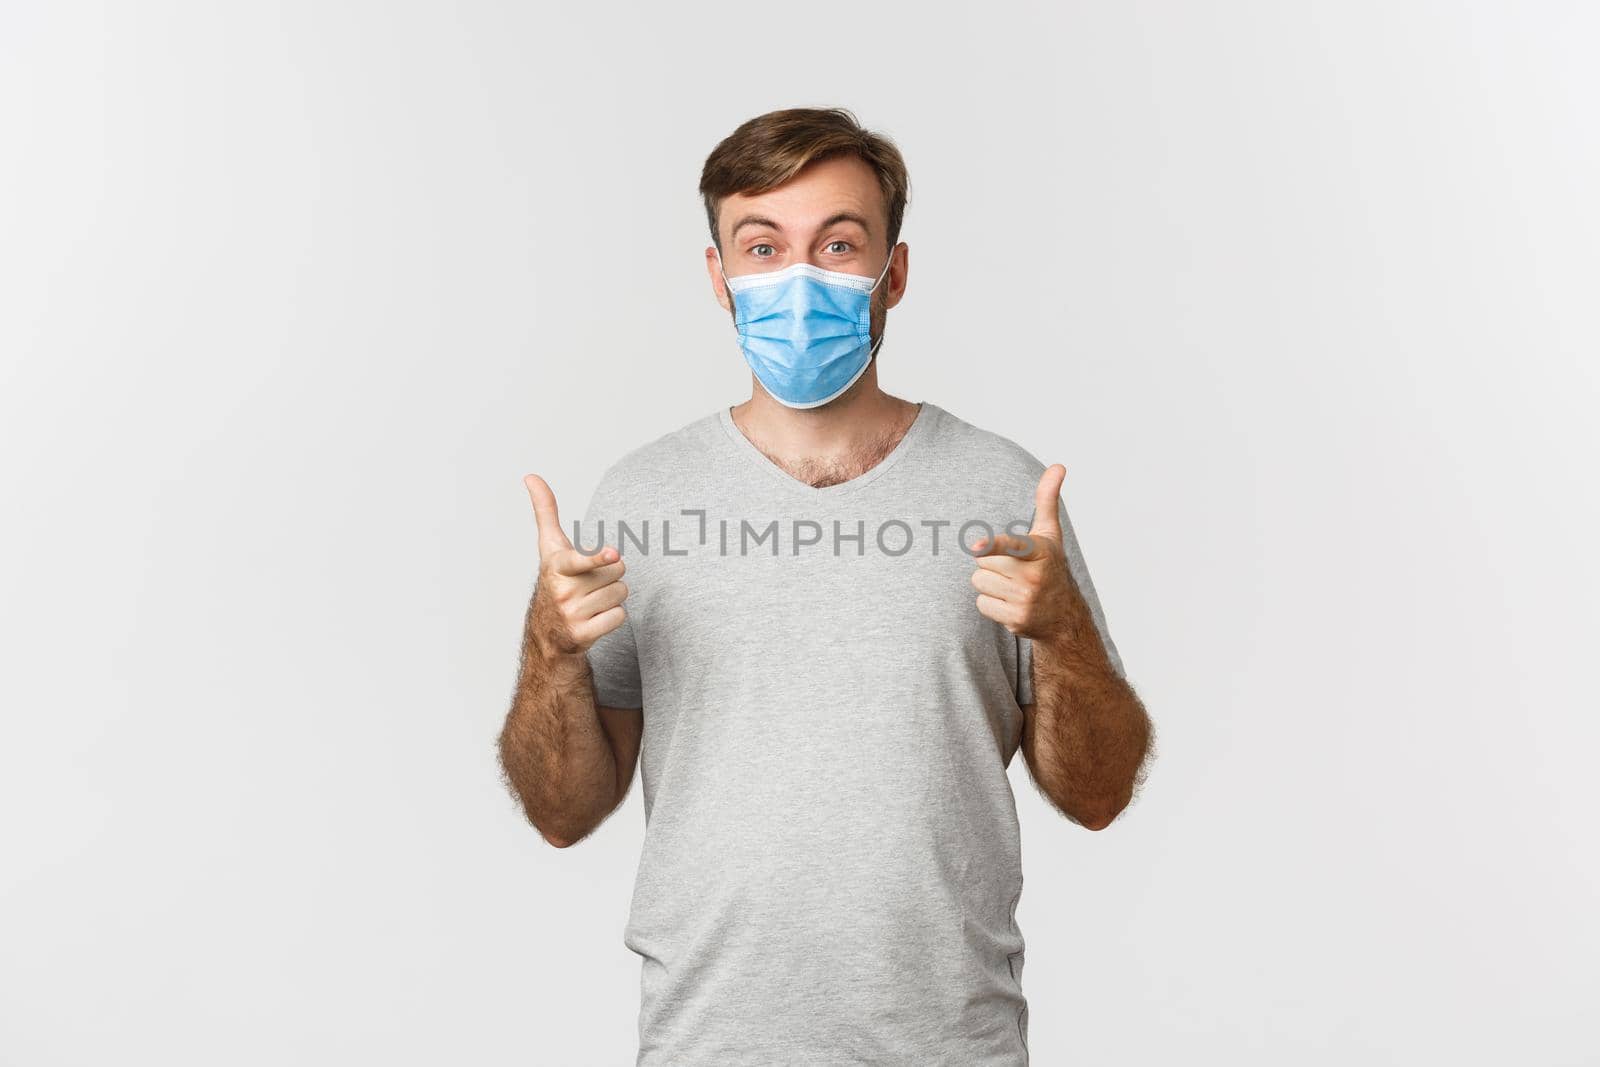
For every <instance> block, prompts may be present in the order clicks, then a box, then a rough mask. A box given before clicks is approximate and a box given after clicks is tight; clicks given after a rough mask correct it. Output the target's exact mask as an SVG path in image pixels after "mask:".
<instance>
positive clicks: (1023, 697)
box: [1017, 499, 1128, 704]
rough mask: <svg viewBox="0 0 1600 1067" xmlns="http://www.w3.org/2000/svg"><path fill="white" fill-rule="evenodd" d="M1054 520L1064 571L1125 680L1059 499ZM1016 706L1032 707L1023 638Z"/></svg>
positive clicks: (1029, 660) (1028, 651)
mask: <svg viewBox="0 0 1600 1067" xmlns="http://www.w3.org/2000/svg"><path fill="white" fill-rule="evenodd" d="M1056 518H1057V520H1058V521H1059V522H1060V523H1061V547H1062V549H1063V550H1064V551H1065V552H1066V555H1067V569H1068V570H1069V571H1070V572H1071V574H1072V579H1073V581H1075V582H1077V583H1078V591H1079V592H1080V593H1082V594H1083V599H1084V602H1085V603H1087V604H1088V605H1089V614H1090V616H1091V617H1093V619H1094V626H1095V629H1096V630H1097V631H1098V632H1099V634H1100V643H1101V644H1103V645H1105V648H1106V656H1107V657H1108V658H1109V659H1110V660H1111V666H1112V667H1113V668H1114V669H1115V670H1116V672H1117V674H1118V676H1119V677H1122V678H1124V679H1126V678H1127V676H1128V675H1127V672H1125V671H1124V670H1123V668H1122V656H1121V654H1120V653H1118V652H1117V646H1116V645H1115V644H1114V643H1113V642H1112V640H1111V629H1110V627H1108V626H1107V625H1106V616H1105V612H1104V611H1103V610H1102V609H1101V607H1100V597H1099V596H1098V595H1097V594H1096V593H1095V590H1094V581H1093V579H1091V578H1090V577H1089V565H1088V564H1087V563H1085V562H1084V559H1083V550H1082V549H1081V548H1079V547H1078V536H1077V534H1075V533H1074V532H1073V530H1072V522H1071V521H1070V520H1069V519H1068V518H1067V507H1066V505H1065V504H1064V503H1062V502H1061V501H1060V500H1059V499H1057V501H1056ZM1017 703H1018V704H1031V703H1033V642H1032V641H1031V640H1029V639H1028V638H1026V637H1018V638H1017Z"/></svg>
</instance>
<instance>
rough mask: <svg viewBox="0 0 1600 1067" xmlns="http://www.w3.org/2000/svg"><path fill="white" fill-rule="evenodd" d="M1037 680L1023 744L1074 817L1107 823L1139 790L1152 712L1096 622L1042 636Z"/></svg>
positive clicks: (1045, 788) (1051, 792) (1041, 780)
mask: <svg viewBox="0 0 1600 1067" xmlns="http://www.w3.org/2000/svg"><path fill="white" fill-rule="evenodd" d="M1080 618H1082V621H1083V622H1084V623H1085V624H1087V623H1088V620H1087V619H1086V618H1083V617H1081V616H1080ZM1033 688H1034V698H1035V699H1034V703H1033V704H1032V705H1031V707H1030V708H1029V709H1028V712H1027V718H1026V721H1025V723H1024V726H1023V734H1022V746H1023V755H1024V758H1025V759H1026V760H1027V763H1028V768H1029V770H1030V771H1031V772H1032V774H1033V777H1034V781H1035V782H1036V783H1037V784H1038V786H1039V788H1040V790H1041V791H1042V792H1043V793H1044V794H1045V795H1046V796H1047V797H1049V798H1050V800H1051V801H1052V802H1053V803H1055V805H1056V806H1057V807H1058V808H1060V809H1061V810H1062V811H1063V812H1065V813H1066V814H1068V815H1069V816H1071V817H1072V818H1073V819H1074V820H1076V821H1077V822H1079V823H1081V824H1082V825H1084V826H1086V827H1088V828H1089V829H1091V830H1099V829H1102V828H1103V827H1105V826H1107V825H1109V824H1110V822H1111V821H1112V820H1113V819H1115V818H1116V817H1117V815H1118V813H1120V812H1121V811H1122V809H1123V808H1125V807H1127V805H1128V803H1129V801H1130V800H1132V798H1133V792H1134V789H1135V788H1136V786H1137V781H1138V776H1139V772H1140V769H1141V767H1142V766H1143V764H1144V759H1145V755H1146V752H1147V751H1148V748H1149V743H1150V735H1151V724H1150V718H1149V716H1148V715H1147V714H1146V712H1145V709H1144V706H1143V704H1142V703H1140V701H1139V698H1138V696H1137V694H1135V693H1134V691H1133V687H1132V686H1130V685H1129V684H1128V683H1127V682H1126V681H1125V680H1124V679H1123V678H1122V677H1121V676H1120V675H1119V674H1117V672H1116V669H1115V667H1113V665H1112V663H1111V660H1110V658H1109V657H1108V656H1107V654H1106V651H1105V646H1104V645H1103V644H1102V643H1101V641H1100V638H1099V635H1098V634H1097V633H1096V632H1095V631H1094V630H1093V627H1092V625H1089V626H1088V627H1087V630H1085V629H1084V627H1082V626H1080V627H1075V628H1072V629H1069V630H1066V631H1063V632H1060V633H1056V634H1051V635H1049V636H1047V637H1043V638H1040V639H1036V640H1035V641H1034V643H1033Z"/></svg>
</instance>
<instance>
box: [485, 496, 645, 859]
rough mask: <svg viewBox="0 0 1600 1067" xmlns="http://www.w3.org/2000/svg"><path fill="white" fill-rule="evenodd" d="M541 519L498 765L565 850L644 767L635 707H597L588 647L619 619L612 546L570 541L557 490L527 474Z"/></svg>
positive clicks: (623, 592)
mask: <svg viewBox="0 0 1600 1067" xmlns="http://www.w3.org/2000/svg"><path fill="white" fill-rule="evenodd" d="M526 484H527V487H528V495H529V496H530V497H531V498H532V500H533V510H534V517H535V519H536V521H537V522H538V524H539V580H538V582H537V583H536V585H535V587H534V592H533V597H532V599H531V600H530V602H529V604H528V612H527V617H526V620H525V622H524V625H523V636H522V660H521V664H520V666H519V668H518V671H517V687H516V694H515V696H514V697H513V699H512V703H511V710H510V712H509V713H507V715H506V722H505V727H504V728H503V729H502V730H501V732H500V764H501V767H502V768H503V770H504V771H505V777H506V783H507V784H508V785H509V786H510V788H511V790H512V792H513V793H515V794H516V796H517V799H518V800H519V801H520V802H521V803H522V809H523V811H524V812H525V813H526V814H527V816H528V821H529V822H531V823H532V824H533V825H534V827H535V828H536V829H537V830H538V831H539V833H540V834H541V835H542V836H543V837H544V839H545V840H546V841H548V842H550V843H551V844H552V845H555V846H556V847H557V848H566V847H567V846H569V845H572V844H574V843H576V842H577V841H580V840H582V839H583V838H584V837H586V836H588V835H589V834H590V833H592V832H593V831H594V829H595V828H596V827H598V826H599V825H600V823H601V822H603V821H604V820H605V818H606V816H608V815H610V814H611V812H613V811H615V810H616V808H617V806H618V805H620V804H621V803H622V801H623V798H625V797H626V796H627V795H628V787H629V786H630V785H631V784H632V782H633V775H634V768H635V767H636V766H637V764H638V758H639V742H640V734H641V731H642V728H643V716H642V714H641V712H640V710H639V709H638V708H604V707H598V706H597V705H596V704H595V694H594V682H593V675H592V672H591V671H590V668H589V660H588V655H587V653H588V649H589V646H591V645H593V644H594V642H595V641H597V640H599V639H600V638H601V637H603V636H604V635H606V634H608V633H610V632H611V631H612V630H615V629H616V628H617V627H619V626H621V625H622V623H623V620H624V619H625V618H626V613H625V609H624V608H623V606H622V605H623V601H624V600H625V599H626V598H627V595H628V587H627V586H626V585H625V584H624V583H623V581H622V574H623V571H624V570H625V566H624V564H623V562H622V558H621V556H620V554H619V553H618V552H617V550H616V549H615V548H612V547H610V546H604V547H602V548H601V550H600V551H599V552H596V553H594V554H593V555H587V556H586V555H584V554H583V553H581V552H579V551H577V549H575V548H573V547H572V543H571V542H570V541H569V540H568V539H567V536H566V534H565V533H564V532H563V531H562V529H561V522H560V518H559V515H558V514H557V511H556V501H555V495H554V494H553V493H551V491H550V487H549V486H548V485H546V484H545V482H544V480H543V479H542V478H540V477H539V476H538V475H530V476H529V477H528V478H527V479H526Z"/></svg>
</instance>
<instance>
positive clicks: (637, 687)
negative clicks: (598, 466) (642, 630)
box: [570, 471, 644, 708]
mask: <svg viewBox="0 0 1600 1067" xmlns="http://www.w3.org/2000/svg"><path fill="white" fill-rule="evenodd" d="M614 485H615V483H614V481H613V480H612V476H611V472H610V471H607V472H606V474H605V476H603V477H602V478H601V479H600V485H599V486H598V487H597V488H596V489H595V491H594V495H593V496H592V497H591V498H590V500H589V508H588V510H587V511H585V512H584V515H583V524H582V526H581V527H579V528H578V529H576V530H573V531H570V533H571V535H572V543H573V544H574V545H575V546H577V547H578V549H579V551H582V552H597V551H599V549H600V546H601V545H602V544H612V545H615V544H616V540H617V539H616V533H615V532H614V531H615V528H616V522H617V518H618V517H619V516H621V515H624V514H625V510H624V509H623V508H622V507H621V502H620V501H618V500H617V499H616V498H615V494H614ZM602 523H603V524H604V533H603V534H602V532H601V530H602V525H601V524H602ZM579 535H581V536H579ZM624 608H625V611H626V615H627V617H626V618H625V619H624V620H623V623H622V625H621V626H619V627H617V628H616V629H615V630H612V631H611V632H610V633H608V634H605V635H603V636H602V637H601V638H600V639H599V640H598V641H596V642H595V643H594V644H592V645H590V646H589V669H590V670H591V671H592V672H593V673H594V694H595V703H596V704H597V705H599V706H600V707H606V708H642V707H644V692H643V685H642V684H641V680H640V677H639V646H638V642H637V641H636V640H635V636H634V626H633V612H632V611H631V610H627V606H626V604H625V605H624Z"/></svg>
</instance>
